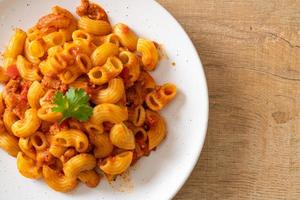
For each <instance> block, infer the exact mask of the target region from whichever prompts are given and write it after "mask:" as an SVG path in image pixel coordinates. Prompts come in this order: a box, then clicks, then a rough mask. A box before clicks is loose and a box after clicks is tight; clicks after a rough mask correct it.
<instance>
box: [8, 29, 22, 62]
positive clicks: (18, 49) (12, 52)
mask: <svg viewBox="0 0 300 200" xmlns="http://www.w3.org/2000/svg"><path fill="white" fill-rule="evenodd" d="M26 37H27V35H26V33H25V32H24V31H22V30H21V29H16V31H15V34H14V35H13V36H12V37H11V39H10V41H9V44H8V47H7V49H6V52H5V55H4V56H5V57H6V58H17V56H18V55H20V54H22V52H23V48H24V44H25V40H26Z"/></svg>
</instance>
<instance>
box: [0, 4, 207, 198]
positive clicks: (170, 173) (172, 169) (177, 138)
mask: <svg viewBox="0 0 300 200" xmlns="http://www.w3.org/2000/svg"><path fill="white" fill-rule="evenodd" d="M95 1H96V2H98V3H100V4H101V5H102V6H103V7H104V8H105V9H106V10H108V11H109V16H110V19H111V22H112V23H116V22H124V23H126V24H128V25H129V26H130V27H132V28H133V29H134V30H135V32H137V33H138V34H139V35H140V36H143V37H146V38H151V39H153V40H155V41H157V42H158V43H161V44H163V46H164V49H165V51H166V53H167V55H168V58H169V59H164V60H163V61H162V62H161V63H160V66H159V67H158V69H157V70H156V71H155V72H154V73H153V74H154V77H155V79H156V80H157V82H158V83H164V82H173V83H175V84H176V85H177V86H178V89H179V94H178V96H177V98H176V99H175V101H174V102H172V103H171V104H170V105H169V106H168V107H167V108H166V109H165V110H164V111H163V112H162V114H163V116H164V117H165V118H166V121H167V124H168V136H167V139H166V140H165V141H164V142H163V143H162V144H161V145H160V146H159V148H158V149H157V150H156V151H155V152H152V153H151V155H150V156H149V157H147V158H143V159H141V160H139V162H138V163H137V164H136V166H134V167H133V169H131V170H130V176H129V181H128V180H124V178H123V179H122V178H120V179H119V180H118V181H117V183H115V184H114V185H113V187H112V186H110V185H109V184H108V183H107V181H106V180H104V179H103V180H102V182H101V183H100V184H99V186H98V187H97V188H96V189H90V188H87V187H86V186H85V185H83V184H80V186H79V187H78V188H77V189H76V190H75V191H73V192H71V193H68V194H62V193H57V192H54V191H53V190H51V189H50V188H48V187H47V185H46V184H45V183H44V182H43V181H34V180H30V179H26V178H24V177H22V176H21V175H20V174H19V173H18V170H17V168H16V161H15V158H12V157H10V156H8V155H7V154H6V153H4V152H3V151H0V199H1V200H15V199H16V200H20V199H22V200H48V199H49V200H53V199H55V200H69V199H73V200H83V199H84V200H127V199H130V200H148V199H153V200H165V199H171V198H172V197H173V196H174V195H175V194H176V193H177V191H178V190H179V189H180V188H181V187H182V185H183V184H184V182H185V181H186V179H187V178H188V176H189V174H190V172H191V171H192V169H193V168H194V166H195V164H196V162H197V160H198V157H199V154H200V152H201V149H202V145H203V143H204V139H205V134H206V128H207V120H208V94H207V87H206V81H205V76H204V73H203V69H202V65H201V62H200V59H199V57H198V55H197V52H196V50H195V48H194V46H193V44H192V43H191V41H190V39H189V37H188V36H187V35H186V33H185V32H184V30H183V29H182V28H181V26H180V25H179V24H178V23H177V22H176V20H175V19H174V18H173V17H172V16H171V15H170V14H169V13H168V12H167V11H166V10H165V9H163V8H162V7H161V6H160V5H159V4H158V3H156V2H155V1H153V0H122V1H120V0H95ZM54 5H61V6H63V7H65V8H67V9H69V10H71V11H75V7H76V6H77V5H79V0H51V1H49V0H22V1H21V0H1V1H0V33H1V38H0V46H1V47H2V50H3V48H4V47H5V45H6V44H7V42H8V40H9V37H10V35H11V30H12V28H14V27H21V28H24V29H27V28H29V27H30V26H32V25H33V24H34V23H36V21H37V20H38V18H39V17H40V16H42V15H45V14H46V13H49V12H50V8H51V7H52V6H54ZM2 52H3V51H2ZM172 62H175V63H176V66H172V64H171V63H172ZM122 190H123V192H122Z"/></svg>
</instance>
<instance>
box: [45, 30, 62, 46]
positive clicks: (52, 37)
mask: <svg viewBox="0 0 300 200" xmlns="http://www.w3.org/2000/svg"><path fill="white" fill-rule="evenodd" d="M43 40H44V42H45V44H46V46H47V49H49V48H51V47H54V46H59V45H63V44H64V43H65V42H66V38H65V35H64V34H63V33H62V32H52V33H49V34H48V35H45V36H44V37H43Z"/></svg>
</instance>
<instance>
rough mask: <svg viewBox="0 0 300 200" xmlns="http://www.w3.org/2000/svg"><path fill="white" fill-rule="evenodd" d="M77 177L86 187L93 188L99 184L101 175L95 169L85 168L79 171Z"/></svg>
mask: <svg viewBox="0 0 300 200" xmlns="http://www.w3.org/2000/svg"><path fill="white" fill-rule="evenodd" d="M78 179H79V180H80V181H81V182H83V183H85V184H86V185H87V186H88V187H91V188H94V187H97V185H98V184H99V182H100V179H101V177H100V175H99V174H98V173H97V172H95V170H87V171H83V172H80V174H79V175H78Z"/></svg>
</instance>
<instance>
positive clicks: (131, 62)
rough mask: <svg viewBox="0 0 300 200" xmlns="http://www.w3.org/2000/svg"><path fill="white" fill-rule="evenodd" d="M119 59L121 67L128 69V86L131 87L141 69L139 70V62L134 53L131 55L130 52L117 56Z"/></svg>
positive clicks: (123, 52)
mask: <svg viewBox="0 0 300 200" xmlns="http://www.w3.org/2000/svg"><path fill="white" fill-rule="evenodd" d="M119 58H120V60H121V61H122V63H123V65H124V66H125V67H127V68H128V70H129V72H128V76H129V77H128V78H129V79H128V80H127V81H128V82H129V83H128V85H129V86H132V85H133V84H134V82H135V81H137V80H138V78H139V76H140V73H141V69H140V62H139V59H138V57H137V55H135V54H134V53H131V52H130V51H122V52H121V53H120V54H119Z"/></svg>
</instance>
